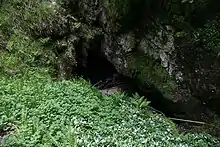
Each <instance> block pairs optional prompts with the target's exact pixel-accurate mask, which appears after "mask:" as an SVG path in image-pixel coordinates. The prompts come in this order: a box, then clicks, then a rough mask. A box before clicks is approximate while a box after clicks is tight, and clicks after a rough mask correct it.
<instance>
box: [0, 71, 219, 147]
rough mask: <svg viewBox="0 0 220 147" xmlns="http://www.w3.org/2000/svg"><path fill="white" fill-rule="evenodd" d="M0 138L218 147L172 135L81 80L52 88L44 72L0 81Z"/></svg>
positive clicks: (202, 138)
mask: <svg viewBox="0 0 220 147" xmlns="http://www.w3.org/2000/svg"><path fill="white" fill-rule="evenodd" d="M9 128H10V130H7V129H9ZM7 131H8V132H7ZM0 132H7V133H5V134H6V135H4V136H3V135H2V136H0V141H1V143H2V145H3V146H13V147H17V146H18V147H23V146H24V147H26V146H27V147H28V146H34V147H38V146H45V147H50V146H58V147H61V146H63V147H68V146H69V147H72V146H73V147H74V146H94V147H95V146H120V147H123V146H124V147H128V146H138V147H139V146H158V147H173V146H177V147H180V146H181V147H183V146H184V147H187V146H198V147H202V146H204V147H207V146H216V147H217V146H220V142H219V141H217V140H215V139H214V138H212V137H211V136H209V135H199V134H197V135H195V134H194V135H193V134H187V135H181V134H178V132H177V131H176V129H175V126H174V124H173V123H172V122H170V121H168V120H167V119H166V118H163V117H161V116H159V115H153V114H151V113H150V112H146V111H145V112H143V110H141V109H140V108H138V107H137V106H136V105H134V104H133V103H132V102H131V101H130V98H128V97H126V96H124V95H123V94H120V95H117V96H116V95H115V96H112V97H107V96H103V95H102V94H101V93H99V92H98V91H97V90H96V89H95V88H93V87H92V86H91V85H90V84H88V83H87V82H86V81H84V80H82V79H75V80H72V81H62V82H54V81H52V80H51V78H50V76H49V74H48V73H47V71H44V70H40V71H39V70H38V71H37V72H36V71H35V70H30V71H29V72H28V73H26V74H25V75H24V76H21V77H13V78H10V77H6V76H1V77H0ZM0 134H1V133H0ZM0 146H1V145H0Z"/></svg>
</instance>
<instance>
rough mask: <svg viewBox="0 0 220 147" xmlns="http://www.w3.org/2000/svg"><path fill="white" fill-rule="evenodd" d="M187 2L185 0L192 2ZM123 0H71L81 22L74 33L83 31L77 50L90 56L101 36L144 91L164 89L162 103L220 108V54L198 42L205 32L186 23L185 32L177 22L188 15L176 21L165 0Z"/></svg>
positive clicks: (107, 52)
mask: <svg viewBox="0 0 220 147" xmlns="http://www.w3.org/2000/svg"><path fill="white" fill-rule="evenodd" d="M187 2H188V1H187ZM187 2H184V6H185V5H191V3H189V4H188V3H187ZM122 3H123V5H121V4H120V3H117V0H115V1H113V2H106V1H100V0H95V1H91V0H81V1H79V0H74V1H69V3H68V7H69V9H70V11H71V15H73V16H74V17H75V18H76V19H77V20H78V21H79V22H80V28H79V29H78V31H77V32H76V33H75V34H74V35H77V36H78V41H77V45H75V50H76V56H77V55H79V54H81V55H82V60H86V58H87V56H88V54H87V53H86V52H87V51H88V50H91V49H93V47H94V46H92V44H93V42H97V38H99V39H98V41H100V42H101V43H100V48H101V51H102V53H103V55H104V56H105V57H106V58H107V59H108V60H109V61H110V62H111V63H112V64H113V65H114V66H115V68H116V69H117V71H118V72H119V73H121V74H123V75H125V76H128V77H132V78H134V80H136V81H137V83H138V85H139V87H140V89H142V91H146V92H147V91H149V90H150V89H152V88H153V89H155V90H156V91H158V92H159V93H161V94H162V95H163V99H162V100H158V103H161V105H166V104H167V107H166V109H169V110H170V111H171V112H176V113H178V114H182V113H184V115H185V116H193V115H195V116H198V115H199V114H200V113H201V110H202V109H203V104H205V105H207V106H209V108H212V109H213V110H215V111H216V112H218V113H220V110H219V109H218V106H219V105H220V99H219V98H220V92H219V87H220V82H219V80H218V79H219V75H220V70H219V68H220V65H219V58H218V55H217V54H215V53H213V52H212V50H211V49H208V48H206V47H205V46H204V45H201V44H199V43H198V42H200V41H202V38H201V37H200V38H199V37H197V38H196V37H195V36H199V35H200V34H199V33H198V32H196V31H195V32H196V34H195V33H194V32H192V31H191V32H190V31H189V30H190V29H188V30H187V29H186V30H184V27H183V28H182V29H183V30H184V31H185V32H186V33H185V34H188V35H185V36H184V35H183V34H184V33H182V32H181V31H179V28H177V27H176V26H175V23H177V22H178V21H180V20H181V19H182V17H179V19H178V21H176V22H172V19H173V18H174V17H176V15H174V14H173V15H172V17H171V16H168V15H166V14H167V13H168V12H167V10H166V8H164V6H167V5H168V3H167V4H165V1H161V2H154V1H150V0H149V1H146V0H140V1H132V0H126V1H122ZM185 3H187V4H185ZM170 20H171V21H170ZM182 24H184V23H182ZM180 26H181V25H180ZM194 30H196V29H194ZM184 31H183V32H184ZM77 33H78V34H77ZM193 39H194V40H196V41H190V40H193ZM94 40H95V41H94ZM179 40H181V41H179ZM198 40H199V41H198ZM96 47H97V46H96ZM77 52H78V53H77ZM82 52H83V53H82ZM155 99H156V98H155Z"/></svg>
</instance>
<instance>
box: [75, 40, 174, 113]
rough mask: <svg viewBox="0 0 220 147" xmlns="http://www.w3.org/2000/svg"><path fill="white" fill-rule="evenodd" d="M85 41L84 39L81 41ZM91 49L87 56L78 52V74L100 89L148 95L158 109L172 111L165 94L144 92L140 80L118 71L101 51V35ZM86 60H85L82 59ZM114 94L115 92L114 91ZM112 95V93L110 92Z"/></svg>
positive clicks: (80, 47)
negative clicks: (164, 100) (139, 84)
mask: <svg viewBox="0 0 220 147" xmlns="http://www.w3.org/2000/svg"><path fill="white" fill-rule="evenodd" d="M81 42H83V41H81ZM82 47H83V45H82V44H79V46H78V48H79V49H80V51H81V50H82ZM89 47H90V49H87V55H86V58H85V56H83V55H82V54H81V52H80V51H78V52H77V62H78V63H79V64H78V67H77V75H78V76H80V77H83V78H84V79H85V80H87V81H90V83H91V84H92V85H93V86H95V87H96V88H98V89H99V90H101V92H102V90H107V89H114V90H118V91H119V92H125V93H126V94H127V95H128V96H132V95H133V94H134V93H138V94H139V95H140V96H144V97H146V98H147V99H148V100H149V101H151V103H150V105H151V106H152V107H154V108H156V109H157V110H159V111H161V112H163V113H164V114H165V115H167V116H171V115H172V113H170V112H169V111H167V109H166V107H165V105H164V103H165V102H163V96H162V95H161V94H160V92H158V91H157V90H155V89H152V88H151V89H150V88H149V92H148V93H146V91H145V92H143V91H142V90H141V89H139V86H138V82H137V81H136V80H135V79H132V78H129V77H126V76H123V75H121V74H119V73H118V72H117V70H116V69H115V67H114V66H113V64H112V63H111V62H109V61H108V60H107V58H106V57H105V55H104V53H102V51H101V37H96V39H95V40H94V41H93V42H92V43H90V44H89ZM82 60H84V61H82ZM113 94H114V93H113ZM109 95H111V94H109Z"/></svg>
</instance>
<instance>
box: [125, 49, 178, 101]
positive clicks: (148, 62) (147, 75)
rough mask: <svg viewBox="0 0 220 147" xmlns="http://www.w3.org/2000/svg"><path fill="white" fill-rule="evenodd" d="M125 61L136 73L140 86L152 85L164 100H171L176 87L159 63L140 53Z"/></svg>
mask: <svg viewBox="0 0 220 147" xmlns="http://www.w3.org/2000/svg"><path fill="white" fill-rule="evenodd" d="M127 61H129V67H131V68H132V70H135V71H136V72H137V79H138V80H139V81H141V82H142V84H146V83H149V84H150V85H154V86H155V87H157V88H158V89H159V90H160V91H161V92H162V93H163V95H164V96H165V97H166V98H172V95H173V94H174V92H175V89H176V88H177V85H176V83H175V81H174V80H173V79H172V78H171V77H170V75H169V74H168V73H167V72H166V71H165V69H164V68H163V67H162V66H161V65H160V64H159V63H157V62H155V61H154V60H153V59H151V58H150V57H148V56H145V55H144V54H141V53H140V52H136V53H133V54H132V55H130V56H128V60H127ZM140 84H141V83H140Z"/></svg>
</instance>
